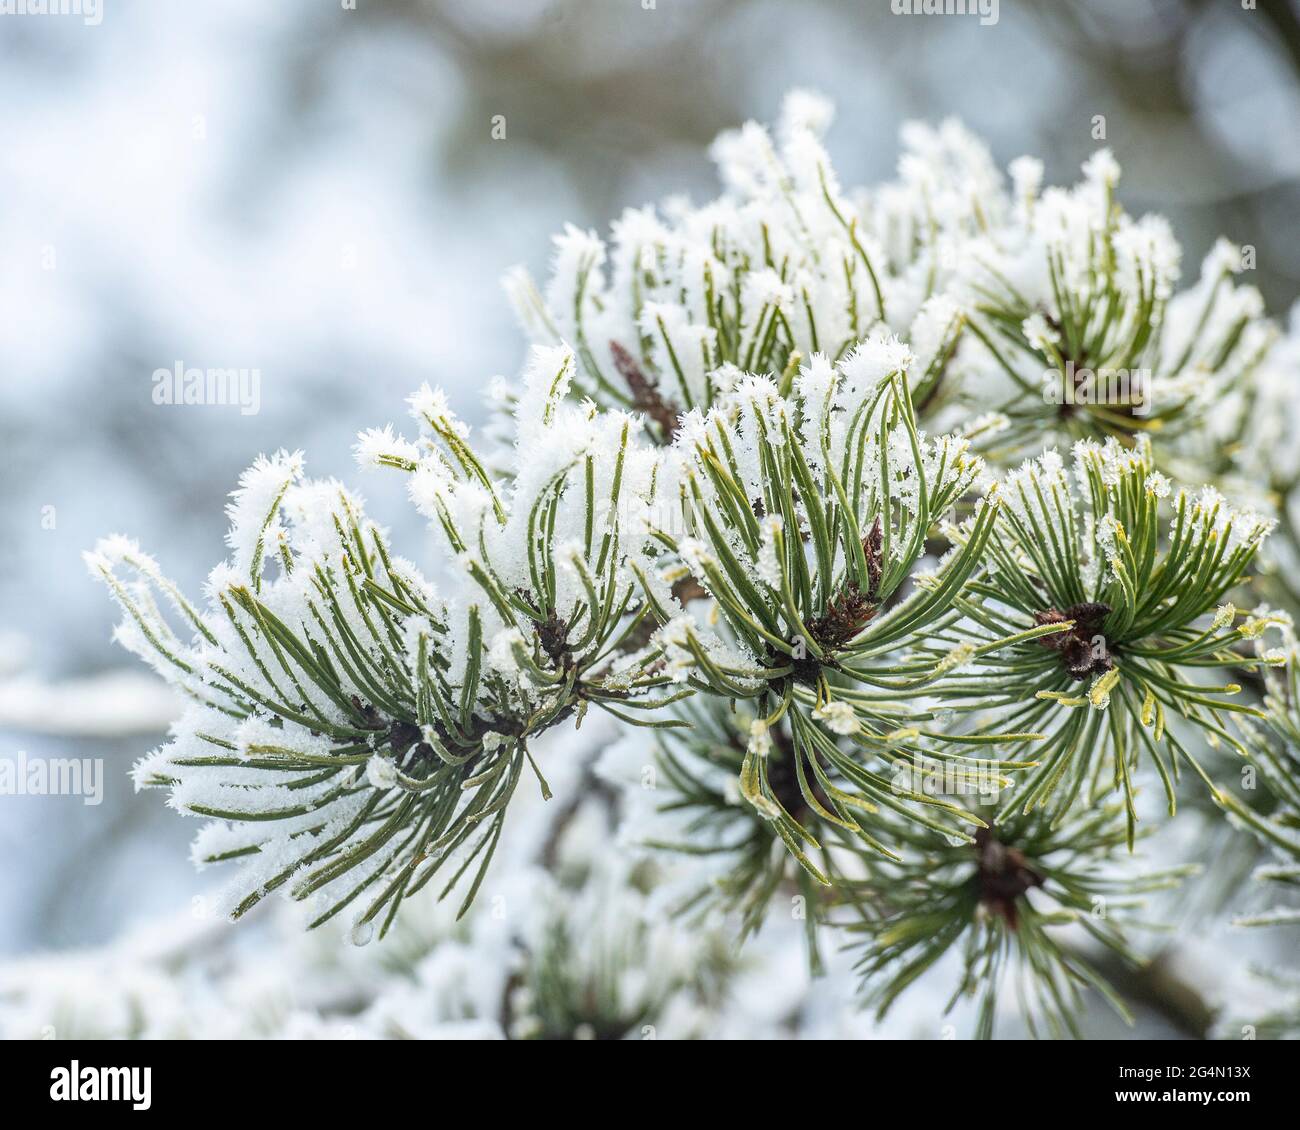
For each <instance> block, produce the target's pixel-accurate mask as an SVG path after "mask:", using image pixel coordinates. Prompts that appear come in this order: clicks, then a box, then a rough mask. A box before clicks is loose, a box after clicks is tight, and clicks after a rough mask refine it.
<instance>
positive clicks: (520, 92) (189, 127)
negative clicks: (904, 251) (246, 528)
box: [0, 0, 1300, 956]
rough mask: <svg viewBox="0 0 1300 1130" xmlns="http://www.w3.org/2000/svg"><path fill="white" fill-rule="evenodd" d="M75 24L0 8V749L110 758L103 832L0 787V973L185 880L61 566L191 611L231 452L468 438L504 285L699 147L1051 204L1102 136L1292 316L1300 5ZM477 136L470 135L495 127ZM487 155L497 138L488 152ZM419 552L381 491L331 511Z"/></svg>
mask: <svg viewBox="0 0 1300 1130" xmlns="http://www.w3.org/2000/svg"><path fill="white" fill-rule="evenodd" d="M890 9H891V5H890V0H801V2H800V3H799V4H798V5H794V4H792V3H778V2H776V0H753V2H746V0H356V2H355V4H353V3H352V0H277V2H276V3H275V4H266V3H265V2H263V0H224V2H223V3H221V4H208V5H196V4H176V3H167V2H163V0H103V19H102V22H101V23H99V24H97V25H94V26H88V25H87V24H86V23H85V22H84V21H83V20H81V19H79V18H77V17H72V16H57V17H56V16H45V17H39V16H26V17H17V16H0V100H2V101H3V104H4V106H5V107H6V109H5V113H4V114H3V115H0V170H2V172H3V179H4V185H5V192H4V199H3V206H0V522H2V523H3V526H2V530H3V536H2V537H0V756H3V757H14V756H16V754H17V753H18V752H19V751H26V752H27V753H29V754H31V755H33V756H35V755H44V756H51V757H55V756H58V757H96V758H103V759H104V760H105V763H106V778H105V793H104V801H103V804H102V805H100V806H98V807H89V806H85V805H83V804H82V802H81V800H80V799H79V798H74V797H52V798H44V797H41V798H15V797H5V798H0V861H2V862H0V956H3V955H14V954H20V953H28V952H32V951H37V950H50V949H62V948H66V947H70V946H76V945H83V944H90V943H95V942H99V941H103V940H105V939H108V938H110V937H112V936H114V935H115V934H117V933H119V932H120V931H121V930H123V929H125V928H127V927H128V926H130V925H132V924H133V923H136V922H138V921H140V920H142V919H144V918H147V917H149V916H150V915H153V914H156V913H160V912H164V911H169V910H174V909H175V908H176V907H178V906H183V905H184V904H185V903H186V902H187V901H188V900H189V898H190V897H192V896H193V895H194V894H195V892H197V891H201V890H202V889H203V884H204V882H205V879H204V877H203V876H198V875H196V874H195V873H194V872H193V871H192V870H191V869H190V866H189V864H188V861H187V853H186V847H185V845H186V843H187V841H188V838H189V835H190V834H191V832H192V830H193V829H192V825H191V824H190V823H189V822H187V821H182V820H179V819H177V818H176V817H175V815H174V814H172V813H171V812H169V811H168V810H166V809H165V808H164V806H163V804H162V803H161V798H160V797H159V796H153V795H144V796H139V797H137V796H135V795H134V794H133V793H132V791H131V786H130V782H129V780H128V778H127V775H126V774H127V770H128V769H129V767H130V764H131V762H132V761H133V759H134V758H135V757H136V756H138V755H139V754H140V753H142V752H144V751H145V750H146V749H148V748H150V747H151V746H152V745H155V744H158V742H159V741H160V740H161V739H162V736H163V733H164V731H165V728H166V725H167V721H168V719H169V717H170V715H171V713H172V711H173V709H174V704H173V703H172V702H171V701H170V699H168V698H167V697H166V695H164V694H163V693H162V692H160V691H159V690H158V689H157V688H156V687H155V686H154V684H153V683H152V682H151V681H150V679H149V678H148V677H147V676H146V675H145V674H143V673H141V672H140V671H138V670H137V669H136V668H135V667H134V666H133V665H132V661H130V660H129V657H127V656H126V655H125V653H123V652H122V651H120V649H117V648H116V647H115V646H114V645H113V644H112V643H111V641H110V631H111V628H112V625H113V623H114V622H115V615H114V611H113V609H112V608H111V607H110V605H109V603H108V601H107V599H106V598H105V595H104V593H103V591H102V590H101V589H100V587H99V586H98V585H96V584H95V583H93V582H92V581H91V580H90V579H89V577H88V576H87V574H86V572H85V570H84V567H83V566H82V564H81V561H80V554H81V551H82V550H84V549H87V548H89V547H90V546H91V545H93V543H94V542H95V540H96V539H97V538H98V537H100V536H102V535H104V534H107V533H111V532H122V533H127V534H130V535H132V536H134V537H138V538H139V539H140V540H141V542H142V544H143V545H144V547H145V548H146V549H148V550H149V551H151V552H152V553H154V554H155V556H157V557H158V558H159V560H160V561H161V563H162V565H163V567H164V569H165V570H166V571H168V572H169V573H170V574H171V575H172V576H174V577H175V578H176V579H177V580H178V581H180V582H181V584H182V586H183V587H185V588H186V589H187V590H189V591H191V592H197V591H198V588H199V586H200V584H201V582H202V580H203V578H204V576H205V575H206V573H207V570H208V569H209V568H210V567H211V565H212V564H213V563H214V562H216V561H217V560H218V559H219V558H220V557H222V556H223V554H224V545H223V541H222V538H223V534H224V531H225V523H224V520H223V516H222V506H223V503H224V500H225V495H226V493H227V492H228V491H229V490H230V489H231V488H232V487H233V486H234V484H235V480H236V478H237V476H238V474H239V472H240V471H241V470H242V469H243V468H244V467H245V466H246V465H247V464H248V463H249V462H250V461H251V460H252V458H253V457H254V456H256V455H257V454H258V453H259V452H262V451H268V450H273V449H275V448H278V447H282V446H283V447H287V448H289V449H294V448H299V447H300V448H303V449H305V450H306V451H307V454H308V468H309V470H310V471H312V472H314V473H316V474H321V475H331V474H332V475H339V476H342V477H352V461H351V456H350V446H351V443H352V439H353V436H354V434H355V432H356V431H357V430H358V429H359V428H361V427H365V426H370V425H381V424H384V423H386V422H388V421H392V422H394V423H400V422H401V420H402V418H403V417H404V412H405V405H404V398H405V397H406V395H408V394H409V392H410V391H412V390H413V389H414V388H415V387H417V386H418V385H419V384H420V383H421V382H422V381H426V380H427V381H429V382H430V383H434V384H439V383H440V384H442V385H443V386H444V387H446V388H447V389H448V391H449V393H450V394H451V397H452V401H453V403H454V404H455V406H456V407H457V408H458V409H459V410H460V411H461V412H462V414H463V415H464V416H465V417H466V418H467V419H469V420H470V421H471V422H476V421H479V420H481V419H482V416H483V412H482V407H481V405H480V391H481V390H482V388H483V387H484V385H485V383H486V381H487V380H488V378H490V377H491V376H493V375H494V374H497V373H504V374H513V373H514V372H515V371H516V369H517V366H518V365H519V363H520V361H521V359H522V354H523V345H522V338H521V335H520V334H519V333H518V332H517V331H516V329H515V327H514V324H513V321H512V318H511V315H510V312H509V310H508V309H507V307H506V303H505V301H504V299H503V297H502V294H501V290H500V286H499V279H500V276H501V274H502V273H503V272H504V270H505V269H506V268H508V267H510V266H512V265H513V264H515V263H519V262H522V263H525V264H526V265H528V266H529V267H530V268H531V269H532V270H533V272H534V273H535V274H537V275H544V273H545V270H546V264H547V260H548V256H549V250H550V242H549V235H550V233H552V232H554V231H556V230H558V229H559V228H560V227H561V226H562V225H563V224H564V223H565V222H566V221H572V222H574V223H576V224H579V225H580V226H583V227H595V228H598V229H604V228H605V226H606V224H607V223H608V221H609V220H610V219H611V218H613V217H615V216H617V214H618V213H619V212H620V211H621V209H622V208H623V207H624V206H627V205H640V204H643V203H647V202H650V201H654V200H657V199H660V198H662V197H663V196H665V195H668V194H675V193H687V194H689V195H690V196H691V197H692V198H694V199H696V200H697V201H698V200H703V199H707V198H708V197H709V196H711V195H713V194H714V193H715V192H716V186H715V182H714V178H713V172H712V168H711V166H710V164H709V162H708V159H707V155H706V149H707V146H708V143H709V142H710V141H711V140H712V138H713V137H714V135H715V134H717V133H718V131H720V130H722V129H725V128H728V127H732V126H735V125H738V124H739V123H741V122H742V121H744V120H745V119H747V118H757V119H759V120H770V119H771V118H772V117H773V116H774V114H775V112H776V110H777V107H778V105H779V102H780V99H781V96H782V94H783V93H784V92H785V91H786V90H787V89H788V88H790V87H792V86H809V87H813V88H816V89H819V90H821V91H823V92H825V93H826V94H828V95H830V96H832V97H833V98H834V99H835V101H836V102H837V104H838V116H837V118H836V122H835V125H834V126H833V128H832V130H831V132H830V135H829V138H828V146H829V148H830V151H831V154H832V156H833V158H834V160H835V161H836V164H837V168H838V171H839V174H840V178H841V180H842V181H843V182H844V183H846V184H850V185H852V184H859V183H864V182H869V181H874V180H878V179H881V178H884V177H888V176H890V175H891V174H892V172H893V170H894V166H895V162H896V158H897V144H896V137H897V131H898V127H899V126H900V124H902V123H903V122H904V121H906V120H908V119H912V118H924V119H931V120H937V119H940V118H943V117H947V116H957V117H959V118H961V119H962V120H964V121H965V122H966V124H967V125H969V126H970V127H972V128H973V129H974V130H976V131H977V132H978V133H980V134H982V135H983V136H984V137H985V138H986V139H987V141H988V143H989V145H990V147H991V149H992V151H993V153H994V156H995V157H996V158H997V160H998V162H999V164H1001V165H1003V166H1005V164H1006V162H1007V161H1009V160H1011V159H1012V158H1014V157H1016V156H1018V155H1020V154H1021V153H1026V152H1028V153H1034V154H1036V155H1038V156H1041V157H1042V158H1043V159H1044V161H1045V162H1046V166H1047V179H1048V181H1049V182H1052V181H1058V182H1059V181H1069V180H1072V179H1073V178H1074V175H1075V173H1076V172H1077V169H1078V166H1079V164H1080V163H1081V162H1082V161H1083V160H1084V158H1085V157H1086V156H1087V155H1088V154H1089V153H1091V152H1092V151H1093V150H1094V149H1095V148H1096V147H1097V146H1098V144H1101V142H1099V141H1098V140H1097V139H1096V133H1097V121H1098V116H1099V115H1100V116H1102V117H1103V118H1104V123H1105V140H1104V144H1106V145H1109V146H1110V147H1111V148H1112V149H1113V150H1114V152H1115V154H1116V156H1117V157H1118V159H1119V161H1120V163H1121V165H1122V166H1123V169H1124V178H1123V182H1122V185H1121V193H1120V195H1121V198H1122V199H1123V201H1124V203H1125V204H1126V205H1127V206H1128V207H1129V209H1130V210H1131V211H1134V212H1142V211H1145V210H1148V209H1153V210H1160V211H1162V212H1165V213H1166V214H1167V215H1168V216H1169V217H1170V219H1171V221H1172V222H1173V224H1174V227H1175V230H1176V231H1177V232H1178V234H1179V236H1180V237H1181V239H1182V240H1183V243H1184V247H1185V259H1184V267H1185V273H1191V272H1194V271H1195V269H1196V264H1197V263H1198V262H1199V259H1200V257H1201V256H1202V255H1203V254H1204V253H1205V251H1206V250H1207V249H1208V248H1209V247H1210V245H1211V244H1212V242H1213V240H1214V238H1215V236H1217V235H1218V234H1220V233H1223V234H1227V235H1229V236H1230V237H1231V238H1233V239H1234V240H1236V241H1238V242H1241V243H1243V244H1249V245H1252V246H1254V247H1255V248H1256V249H1257V270H1256V273H1255V276H1254V278H1253V279H1252V281H1253V282H1255V284H1256V285H1258V286H1259V288H1260V289H1261V290H1262V291H1263V293H1264V296H1265V299H1266V300H1267V303H1268V305H1269V307H1270V309H1271V310H1272V311H1273V312H1274V313H1276V314H1284V313H1285V311H1286V310H1287V308H1288V307H1289V306H1290V305H1291V303H1292V302H1293V301H1294V300H1295V298H1296V296H1297V293H1298V292H1300V241H1297V239H1296V238H1295V237H1296V216H1297V215H1298V214H1300V4H1297V3H1291V2H1289V0H1259V4H1258V7H1257V8H1254V9H1248V8H1244V7H1243V5H1242V3H1240V0H1093V2H1087V3H1084V2H1073V0H1042V2H1033V0H1001V3H1000V5H999V18H998V22H997V23H996V24H995V25H993V26H982V25H981V24H980V22H979V20H978V18H976V17H956V16H951V17H945V18H934V17H923V16H909V15H895V14H893V13H892V12H891V10H890ZM494 124H495V125H496V129H495V130H494ZM494 132H495V133H496V134H498V135H499V134H501V133H502V132H504V137H499V136H497V137H494ZM178 363H179V364H181V365H183V366H184V367H199V368H205V369H206V368H244V369H250V370H251V369H256V370H258V371H259V373H260V377H261V380H260V406H259V410H258V411H257V412H256V413H255V414H243V413H241V411H240V409H239V407H237V406H201V407H198V406H195V407H188V408H184V409H182V408H181V407H177V406H168V405H159V404H155V403H154V402H153V400H152V398H151V394H152V392H153V388H154V385H153V380H152V374H153V373H154V371H155V370H157V369H159V368H166V369H170V368H173V367H174V366H175V365H177V364H178ZM359 485H360V486H361V487H362V489H363V490H364V491H365V493H366V494H367V497H368V499H369V500H370V502H371V505H372V509H373V510H374V512H375V513H376V515H377V516H378V517H380V518H381V520H384V521H387V522H389V523H390V524H391V525H392V527H393V528H394V533H395V536H396V538H397V540H398V541H399V542H401V543H403V544H405V546H406V547H407V548H406V552H407V554H408V555H409V556H412V557H414V558H416V559H418V558H419V556H420V553H421V549H420V547H421V544H422V539H423V538H424V533H423V531H422V530H421V528H420V526H419V523H418V522H415V521H413V520H412V516H411V515H410V513H409V512H408V511H407V510H406V508H405V507H404V506H403V504H402V499H401V498H400V495H399V493H398V492H397V491H396V490H394V489H393V488H392V485H391V484H386V483H385V482H383V481H382V480H380V479H367V480H364V481H363V482H361V483H360V484H359Z"/></svg>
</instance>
